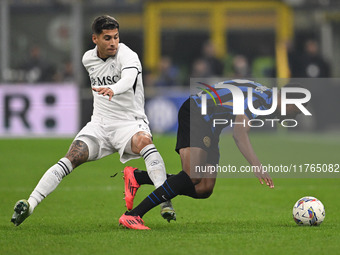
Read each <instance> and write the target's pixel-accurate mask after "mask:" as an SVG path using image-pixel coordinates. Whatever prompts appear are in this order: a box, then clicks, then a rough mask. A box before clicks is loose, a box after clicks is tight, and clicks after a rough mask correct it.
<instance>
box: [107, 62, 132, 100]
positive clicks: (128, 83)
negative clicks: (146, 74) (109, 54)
mask: <svg viewBox="0 0 340 255" xmlns="http://www.w3.org/2000/svg"><path fill="white" fill-rule="evenodd" d="M121 75H122V76H121V79H120V80H119V81H118V82H117V83H116V84H113V85H110V86H109V88H110V89H111V90H112V91H113V94H114V95H119V94H122V93H124V92H125V91H127V90H128V89H130V88H132V87H133V85H134V84H135V82H136V79H137V75H138V71H137V69H135V68H126V69H123V71H122V74H121Z"/></svg>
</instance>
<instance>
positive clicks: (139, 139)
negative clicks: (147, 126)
mask: <svg viewBox="0 0 340 255" xmlns="http://www.w3.org/2000/svg"><path fill="white" fill-rule="evenodd" d="M149 144H152V139H151V136H150V135H149V134H147V133H144V132H138V133H137V134H136V135H135V136H134V137H133V139H132V145H131V147H132V152H134V153H136V154H138V153H140V151H141V150H142V149H143V148H144V147H145V146H147V145H149Z"/></svg>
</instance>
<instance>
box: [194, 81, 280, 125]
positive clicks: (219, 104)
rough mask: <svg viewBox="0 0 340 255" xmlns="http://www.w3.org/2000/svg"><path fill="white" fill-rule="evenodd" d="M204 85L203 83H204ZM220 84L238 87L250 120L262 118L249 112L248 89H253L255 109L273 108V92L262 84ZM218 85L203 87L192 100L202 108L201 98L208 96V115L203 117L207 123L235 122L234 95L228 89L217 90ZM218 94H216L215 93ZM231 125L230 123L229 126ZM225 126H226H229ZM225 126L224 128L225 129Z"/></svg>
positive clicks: (247, 82)
mask: <svg viewBox="0 0 340 255" xmlns="http://www.w3.org/2000/svg"><path fill="white" fill-rule="evenodd" d="M202 84H203V83H202ZM219 84H230V85H233V86H236V87H238V88H239V89H240V90H241V91H242V93H243V96H244V114H245V115H246V116H247V117H248V118H249V119H255V118H258V117H260V116H257V115H255V114H254V113H252V112H251V111H250V110H249V107H248V88H251V89H252V92H253V93H252V94H253V98H252V102H253V106H254V108H255V109H259V110H267V109H270V108H271V106H272V101H273V91H272V90H271V89H269V88H267V87H265V86H263V85H261V84H260V83H256V82H253V81H249V80H229V81H224V82H221V83H219ZM216 85H217V84H215V85H212V86H211V87H213V88H214V90H215V91H214V90H213V89H210V88H208V87H206V86H204V87H203V86H201V88H202V89H203V88H204V90H202V91H201V92H200V93H199V94H197V95H193V96H191V98H192V99H193V100H194V101H195V102H196V104H197V106H198V107H199V108H201V107H202V100H201V97H202V95H203V94H206V95H207V96H206V98H207V114H206V115H202V117H203V119H204V120H205V121H206V122H212V120H213V119H227V120H232V121H234V120H235V118H236V115H234V114H233V107H234V105H233V103H234V102H233V95H232V93H231V91H230V90H229V89H227V88H215V87H216ZM215 92H216V93H215ZM267 117H268V116H267ZM229 124H230V121H229V123H228V125H229ZM228 125H225V126H228ZM225 126H224V127H225Z"/></svg>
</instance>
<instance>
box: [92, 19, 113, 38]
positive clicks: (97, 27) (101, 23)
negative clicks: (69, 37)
mask: <svg viewBox="0 0 340 255" xmlns="http://www.w3.org/2000/svg"><path fill="white" fill-rule="evenodd" d="M116 28H117V29H118V30H119V23H118V21H117V20H116V19H115V18H113V17H111V16H109V15H102V16H99V17H97V18H95V20H94V21H93V23H92V32H93V33H94V34H97V35H100V34H101V33H102V32H103V30H104V29H108V30H112V29H116Z"/></svg>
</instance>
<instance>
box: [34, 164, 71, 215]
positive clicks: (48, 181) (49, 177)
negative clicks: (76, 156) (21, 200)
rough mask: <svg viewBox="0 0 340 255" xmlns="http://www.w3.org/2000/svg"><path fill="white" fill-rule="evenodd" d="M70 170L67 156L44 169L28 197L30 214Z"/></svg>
mask: <svg viewBox="0 0 340 255" xmlns="http://www.w3.org/2000/svg"><path fill="white" fill-rule="evenodd" d="M72 170H73V168H72V164H71V161H70V160H68V159H67V158H62V159H60V160H59V161H58V163H57V164H55V165H54V166H52V167H51V168H50V169H48V170H47V171H46V173H45V174H44V175H43V177H41V179H40V181H39V183H38V185H37V186H36V187H35V189H34V190H33V192H32V194H31V195H30V197H29V199H28V202H29V204H30V214H31V213H32V212H33V210H34V208H35V207H36V206H37V205H38V204H39V203H40V202H41V201H42V200H43V199H44V198H45V197H47V196H48V195H49V194H50V193H51V192H52V191H53V190H55V188H56V187H57V186H58V185H59V183H60V182H61V180H62V179H63V178H64V177H65V176H66V175H68V174H69V173H71V172H72Z"/></svg>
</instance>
